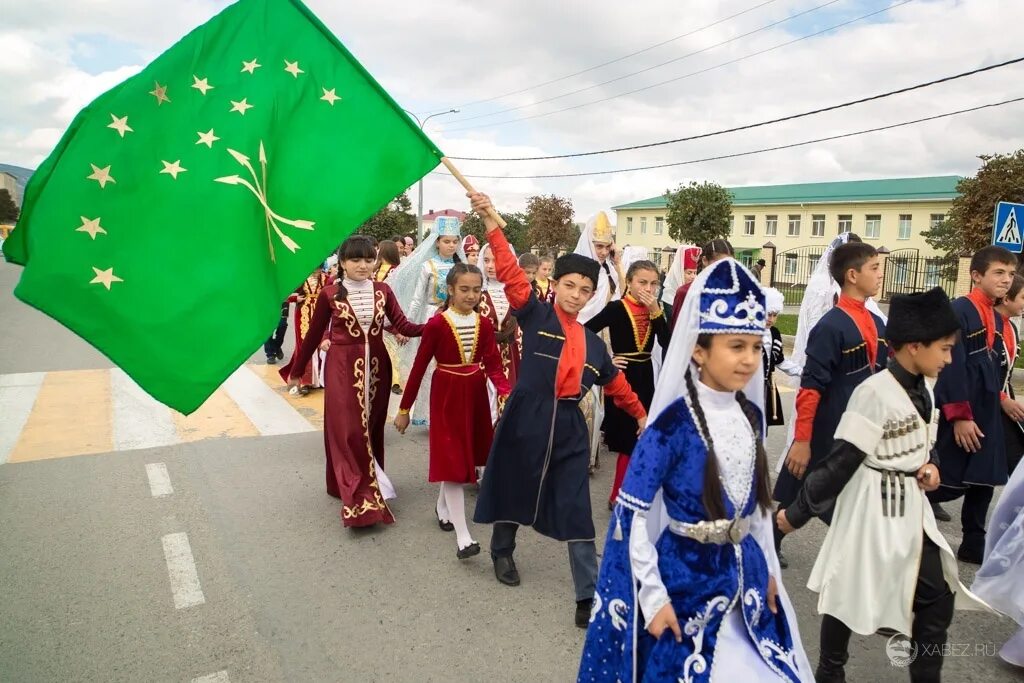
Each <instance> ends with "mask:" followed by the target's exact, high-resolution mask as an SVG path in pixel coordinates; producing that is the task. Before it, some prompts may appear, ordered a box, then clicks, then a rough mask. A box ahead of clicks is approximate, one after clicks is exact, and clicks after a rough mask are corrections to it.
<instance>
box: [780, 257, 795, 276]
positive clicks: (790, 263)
mask: <svg viewBox="0 0 1024 683" xmlns="http://www.w3.org/2000/svg"><path fill="white" fill-rule="evenodd" d="M796 262H797V255H796V254H786V260H785V262H784V263H783V270H782V272H783V274H785V275H796Z"/></svg>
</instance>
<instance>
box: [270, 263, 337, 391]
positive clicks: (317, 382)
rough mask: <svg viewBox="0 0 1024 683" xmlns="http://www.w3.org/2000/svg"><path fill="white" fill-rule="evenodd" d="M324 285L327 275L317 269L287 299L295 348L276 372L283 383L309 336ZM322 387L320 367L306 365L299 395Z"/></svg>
mask: <svg viewBox="0 0 1024 683" xmlns="http://www.w3.org/2000/svg"><path fill="white" fill-rule="evenodd" d="M326 284H327V275H326V274H325V273H324V271H323V270H321V269H320V268H317V269H316V270H314V271H313V272H312V273H310V274H309V275H308V276H307V277H306V279H305V280H303V281H302V284H301V285H299V286H298V288H296V290H295V291H294V292H293V293H292V294H291V296H289V297H288V302H289V303H294V304H295V320H294V321H293V322H294V323H295V325H294V327H295V348H294V349H293V350H292V357H291V360H289V361H288V364H287V365H285V366H284V367H282V368H281V369H280V370H278V373H280V375H281V379H283V380H284V381H285V382H287V381H288V378H289V377H291V375H292V366H293V365H294V364H295V358H296V356H297V355H298V353H299V349H300V348H302V343H303V342H304V341H305V340H306V336H307V335H308V334H309V324H310V321H311V320H312V319H313V309H314V308H316V302H317V298H318V297H319V296H320V291H321V290H322V289H323V288H324V286H325V285H326ZM321 336H322V335H321ZM322 341H323V339H322V338H321V337H317V344H319V343H320V342H322ZM323 385H324V381H323V377H322V375H321V367H320V366H319V365H318V364H317V363H316V362H315V361H314V362H313V363H307V364H306V368H305V370H303V371H302V378H301V381H300V382H299V385H298V390H299V393H301V394H303V395H305V394H308V393H309V392H310V390H311V389H313V388H314V387H322V386H323Z"/></svg>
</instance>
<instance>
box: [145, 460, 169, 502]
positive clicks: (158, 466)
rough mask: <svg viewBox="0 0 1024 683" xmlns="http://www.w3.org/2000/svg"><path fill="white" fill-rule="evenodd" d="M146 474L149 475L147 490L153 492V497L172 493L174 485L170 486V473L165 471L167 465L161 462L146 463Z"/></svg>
mask: <svg viewBox="0 0 1024 683" xmlns="http://www.w3.org/2000/svg"><path fill="white" fill-rule="evenodd" d="M146 476H147V477H149V492H150V493H152V494H153V497H154V498H159V497H160V496H169V495H171V494H172V493H174V487H173V486H171V475H169V474H168V473H167V465H165V464H163V463H162V462H151V463H149V464H147V465H146Z"/></svg>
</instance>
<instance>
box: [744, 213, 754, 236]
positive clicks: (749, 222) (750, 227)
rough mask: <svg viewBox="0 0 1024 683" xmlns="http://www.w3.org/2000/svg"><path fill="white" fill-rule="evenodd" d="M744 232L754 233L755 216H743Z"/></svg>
mask: <svg viewBox="0 0 1024 683" xmlns="http://www.w3.org/2000/svg"><path fill="white" fill-rule="evenodd" d="M743 234H744V235H753V234H754V217H753V216H744V217H743Z"/></svg>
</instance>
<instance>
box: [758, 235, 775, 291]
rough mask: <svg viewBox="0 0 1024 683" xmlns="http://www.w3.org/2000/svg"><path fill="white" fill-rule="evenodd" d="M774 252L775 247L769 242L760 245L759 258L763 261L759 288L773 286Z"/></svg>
mask: <svg viewBox="0 0 1024 683" xmlns="http://www.w3.org/2000/svg"><path fill="white" fill-rule="evenodd" d="M775 252H776V247H775V245H774V244H772V243H771V242H765V243H764V244H763V245H761V258H763V259H764V264H765V265H764V268H762V269H761V286H762V287H774V286H775Z"/></svg>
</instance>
